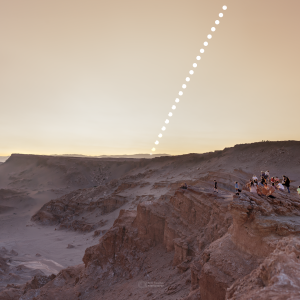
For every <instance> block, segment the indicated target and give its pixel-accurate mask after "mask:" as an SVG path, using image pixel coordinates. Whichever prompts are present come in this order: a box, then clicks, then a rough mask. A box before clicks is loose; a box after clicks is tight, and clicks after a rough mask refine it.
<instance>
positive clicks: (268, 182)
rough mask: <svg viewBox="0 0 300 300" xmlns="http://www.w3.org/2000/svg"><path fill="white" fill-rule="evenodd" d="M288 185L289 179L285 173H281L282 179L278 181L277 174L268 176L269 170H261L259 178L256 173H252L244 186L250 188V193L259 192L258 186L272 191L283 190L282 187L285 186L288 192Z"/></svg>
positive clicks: (289, 183)
mask: <svg viewBox="0 0 300 300" xmlns="http://www.w3.org/2000/svg"><path fill="white" fill-rule="evenodd" d="M290 185H291V181H290V179H289V178H288V177H287V176H285V175H283V177H282V181H281V182H280V179H279V177H278V176H274V177H270V172H269V171H266V172H264V171H261V176H260V179H258V178H257V176H256V175H253V177H252V179H250V180H249V182H248V183H247V185H246V186H247V187H248V188H249V189H250V192H251V193H259V192H258V188H259V187H262V188H265V189H267V190H272V192H274V191H275V190H281V191H284V187H286V189H287V191H288V193H290V192H291V191H290Z"/></svg>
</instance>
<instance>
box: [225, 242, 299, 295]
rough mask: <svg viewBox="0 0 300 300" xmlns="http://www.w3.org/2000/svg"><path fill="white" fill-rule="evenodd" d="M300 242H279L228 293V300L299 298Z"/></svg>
mask: <svg viewBox="0 0 300 300" xmlns="http://www.w3.org/2000/svg"><path fill="white" fill-rule="evenodd" d="M299 278H300V238H299V237H288V238H287V237H286V238H283V239H281V240H280V241H279V242H278V243H277V246H276V249H275V250H274V251H273V252H272V253H271V254H270V255H269V256H268V257H267V258H266V259H265V260H264V261H263V263H262V264H260V265H259V266H258V267H257V268H256V269H254V270H253V271H252V272H251V273H250V274H248V275H247V276H245V277H243V278H240V279H238V280H237V281H236V282H235V283H234V284H233V285H232V286H231V287H230V288H229V289H228V290H227V294H226V299H228V300H250V299H257V300H265V299H274V300H285V299H293V300H296V299H299V298H300V280H299Z"/></svg>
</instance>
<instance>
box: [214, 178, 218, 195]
mask: <svg viewBox="0 0 300 300" xmlns="http://www.w3.org/2000/svg"><path fill="white" fill-rule="evenodd" d="M214 184H215V185H214V192H217V193H218V183H217V181H216V180H214Z"/></svg>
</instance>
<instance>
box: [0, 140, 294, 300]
mask: <svg viewBox="0 0 300 300" xmlns="http://www.w3.org/2000/svg"><path fill="white" fill-rule="evenodd" d="M299 150H300V143H299V142H275V143H256V144H251V145H238V146H235V147H233V148H228V149H224V151H216V152H213V153H206V154H189V155H183V156H178V157H159V158H154V159H151V160H146V159H140V160H124V161H122V162H120V161H118V160H99V161H97V160H95V161H93V164H91V166H95V165H96V164H102V165H103V164H104V163H105V164H107V170H106V171H105V172H106V174H107V175H106V177H107V180H102V181H103V182H101V183H100V182H99V184H98V185H97V186H94V184H93V182H94V181H92V180H91V179H92V178H94V177H92V176H91V175H89V174H90V173H89V172H91V173H92V171H91V170H93V168H90V167H89V168H88V169H86V170H87V171H86V172H87V174H88V175H87V179H86V180H87V181H86V182H87V185H86V186H85V183H84V184H83V185H82V186H81V185H80V186H79V187H80V189H79V190H75V191H72V192H70V193H68V194H65V195H64V196H61V197H59V198H57V199H53V198H52V199H53V200H51V201H50V202H47V203H46V204H45V205H43V206H42V208H40V209H39V210H37V211H36V212H35V214H34V216H33V217H32V220H33V222H34V223H33V224H39V225H43V226H42V227H41V229H42V228H46V227H47V228H48V227H51V226H54V227H55V229H58V230H59V232H62V231H65V232H66V234H67V235H68V234H71V233H68V232H74V231H75V232H84V233H83V234H87V235H86V236H85V238H87V239H90V236H91V235H93V236H97V235H99V236H100V240H99V243H98V244H96V242H94V246H91V247H88V248H87V249H86V251H85V254H84V256H83V264H79V265H73V266H69V267H67V268H64V269H63V270H61V271H60V272H59V273H58V274H55V275H53V276H52V277H51V278H50V277H47V276H45V277H35V278H33V281H34V282H35V283H34V282H33V283H32V282H28V284H27V287H26V288H25V285H24V284H22V283H21V282H19V283H17V284H14V285H8V286H7V287H6V288H5V289H4V290H3V291H2V293H0V299H31V300H32V299H186V300H188V299H190V300H192V299H202V300H203V299H205V300H210V299H256V298H257V299H286V298H284V297H286V296H287V295H290V296H291V299H297V297H298V294H297V293H299V289H298V281H297V278H296V276H297V274H298V273H297V272H298V271H297V263H298V262H297V259H298V258H297V256H298V252H297V251H298V250H297V249H298V248H297V247H298V239H299V238H300V237H299V225H300V224H298V223H299V221H298V219H299V203H300V202H299V198H298V196H297V195H296V194H295V189H296V186H298V185H299V184H300V172H299V170H300V167H299V166H300V161H299V153H300V152H299ZM53 159H54V158H53ZM55 159H57V158H55ZM64 159H65V158H64ZM67 159H71V160H70V161H71V162H72V158H67ZM76 159H77V158H76ZM78 159H81V158H78ZM47 160H50V161H51V160H52V158H51V157H47ZM68 163H69V162H68ZM72 163H73V162H72ZM5 164H7V162H6V163H5ZM5 164H4V165H3V166H5ZM56 164H57V161H56V162H55V165H56ZM79 165H80V163H79ZM3 166H1V168H2V167H3ZM68 166H69V165H68ZM48 167H49V166H48ZM48 167H47V168H48ZM1 168H0V173H1ZM6 168H8V167H7V165H6ZM18 168H20V166H18ZM26 168H28V166H26ZM66 168H67V169H68V167H67V166H66ZM80 168H81V167H80ZM49 169H50V170H51V169H52V167H49ZM266 169H269V170H270V171H271V175H278V176H281V175H283V174H285V175H288V176H289V177H290V178H291V179H292V193H291V194H290V195H287V194H286V193H285V192H276V193H275V194H274V196H275V198H271V197H266V196H258V195H254V194H250V193H249V192H247V190H246V189H245V190H244V191H243V193H241V195H240V196H235V195H234V193H233V192H234V189H233V183H234V182H235V181H238V182H240V184H241V187H243V186H244V184H245V183H246V181H247V180H248V179H249V178H250V177H251V175H252V174H257V175H259V173H260V170H266ZM18 170H19V169H18ZM47 170H48V169H47ZM44 171H45V169H44ZM47 172H48V171H47ZM51 172H52V171H50V172H49V174H50V173H51ZM69 172H70V171H69V170H67V172H66V173H65V175H66V174H69ZM96 173H97V172H96ZM96 173H92V174H96ZM110 173H111V175H109V174H110ZM2 174H3V173H2ZM51 174H52V173H51ZM72 174H75V173H72ZM65 175H63V177H60V180H62V181H64V180H66V178H67V177H64V176H65ZM72 176H73V175H72ZM72 176H71V177H72ZM76 176H77V175H76ZM76 176H75V177H76ZM88 176H90V177H88ZM109 176H110V177H109ZM75 177H74V178H75ZM72 178H73V177H72ZM214 179H216V180H217V181H218V184H219V193H218V194H217V193H213V191H212V186H213V180H214ZM182 182H187V184H188V185H189V186H190V187H189V189H188V190H181V189H178V186H179V185H180V183H182ZM66 183H67V184H69V183H68V181H64V184H66ZM73 186H74V187H75V186H76V185H73ZM54 227H53V230H54ZM66 230H67V231H66ZM56 232H57V230H56ZM88 234H89V235H88ZM95 244H96V245H95ZM38 276H42V275H38ZM37 282H38V283H37ZM7 295H10V296H9V297H11V298H8V296H7ZM258 295H262V296H260V297H261V298H259V297H258ZM263 296H264V297H265V298H263ZM275 296H276V297H277V298H274V297H275ZM1 297H2V298H1ZM5 297H6V298H5ZM272 297H273V298H272ZM293 297H294V298H293Z"/></svg>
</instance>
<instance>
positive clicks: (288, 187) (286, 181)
mask: <svg viewBox="0 0 300 300" xmlns="http://www.w3.org/2000/svg"><path fill="white" fill-rule="evenodd" d="M290 184H291V181H290V179H289V178H288V177H286V176H284V175H283V183H282V185H285V186H286V188H287V190H288V193H290Z"/></svg>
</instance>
